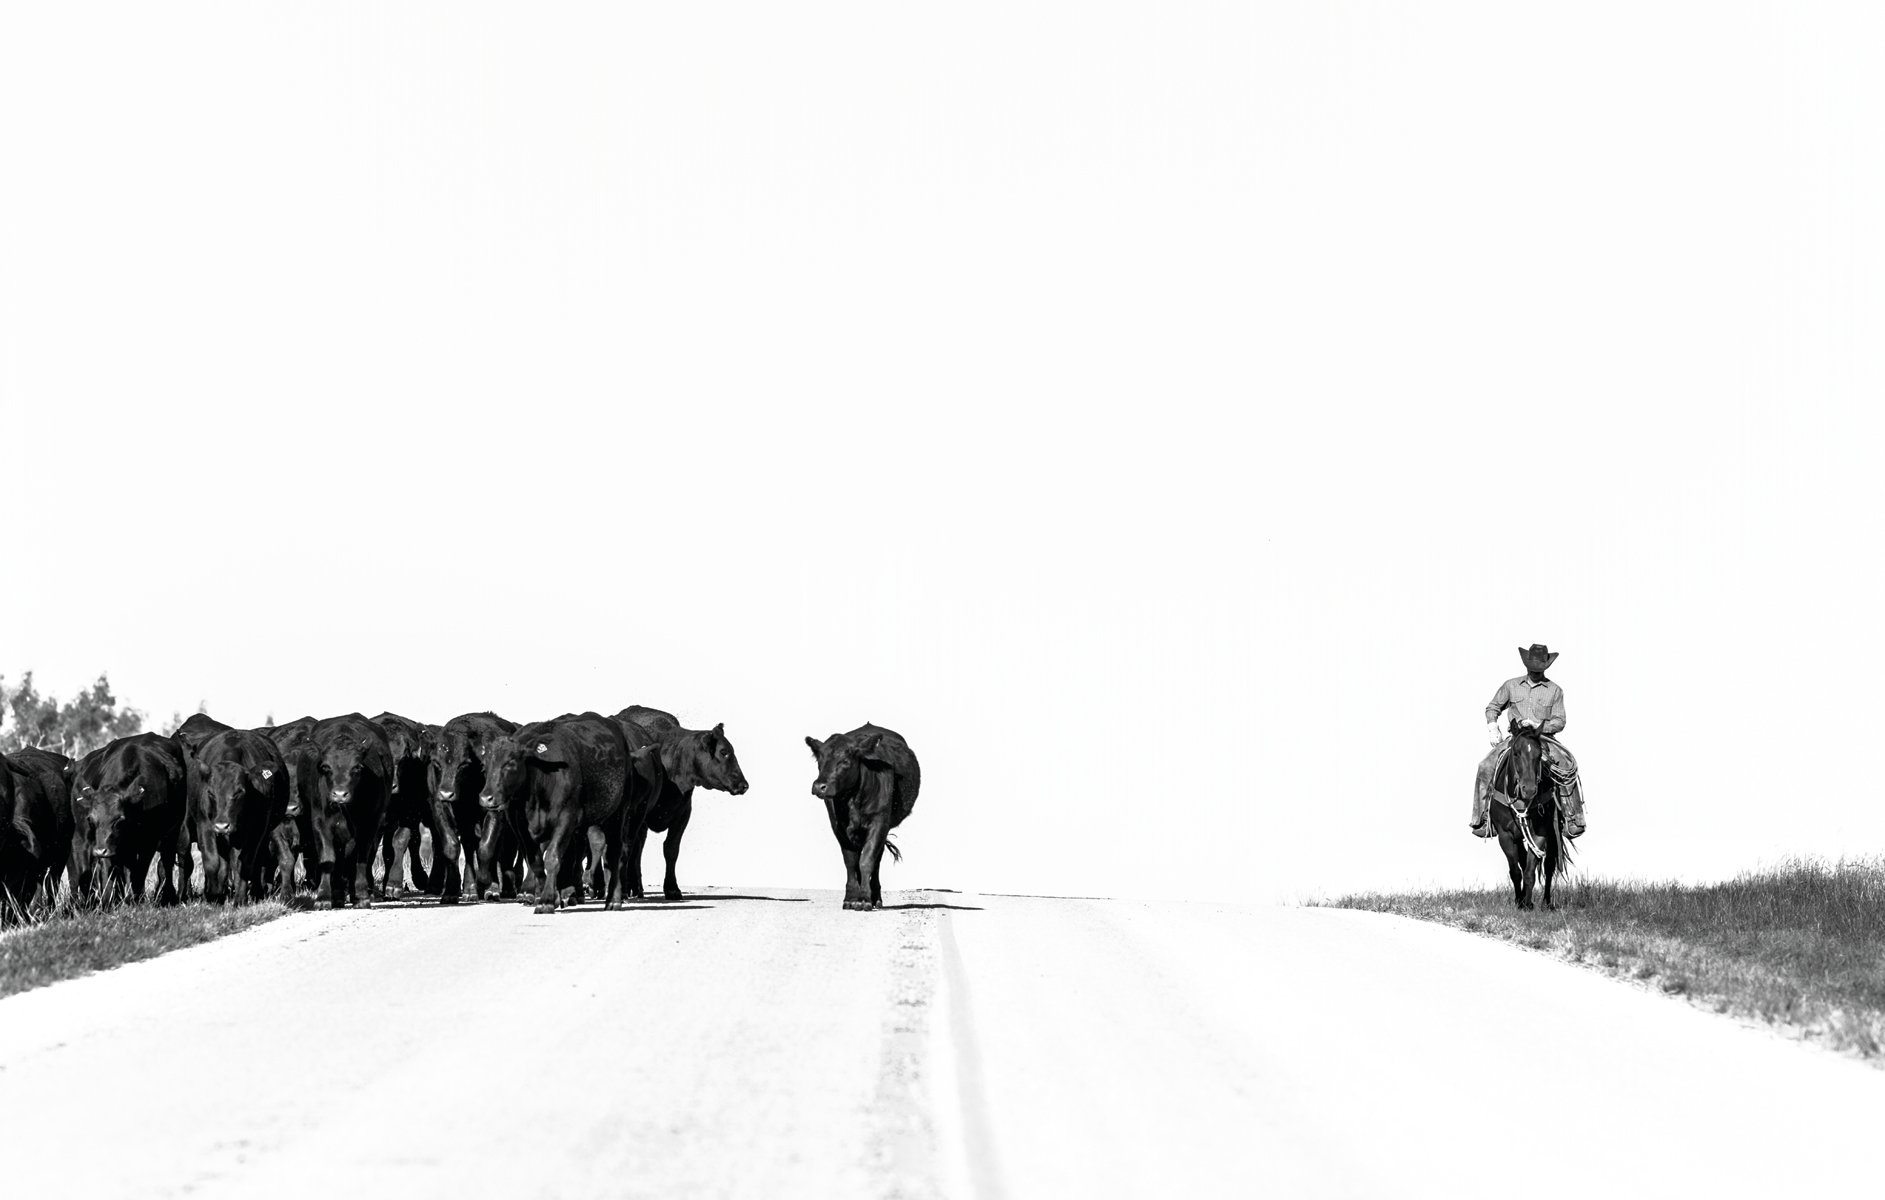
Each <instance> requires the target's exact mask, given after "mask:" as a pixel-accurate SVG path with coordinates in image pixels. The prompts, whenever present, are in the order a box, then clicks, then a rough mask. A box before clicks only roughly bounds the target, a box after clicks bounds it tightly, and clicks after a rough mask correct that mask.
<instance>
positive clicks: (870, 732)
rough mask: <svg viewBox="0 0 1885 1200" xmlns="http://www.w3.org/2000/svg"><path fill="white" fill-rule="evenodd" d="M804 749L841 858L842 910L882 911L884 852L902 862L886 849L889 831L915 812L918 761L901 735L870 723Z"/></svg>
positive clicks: (919, 774)
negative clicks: (815, 765) (810, 759)
mask: <svg viewBox="0 0 1885 1200" xmlns="http://www.w3.org/2000/svg"><path fill="white" fill-rule="evenodd" d="M805 744H806V745H807V746H810V747H811V749H812V757H814V758H816V759H817V760H818V779H817V781H816V782H815V783H813V784H812V795H814V796H817V797H818V798H819V799H820V800H823V801H824V802H825V815H826V816H827V817H829V818H830V819H831V832H832V836H834V837H836V838H837V839H838V848H839V849H840V850H841V851H843V853H844V906H845V907H846V908H852V909H872V908H881V907H883V903H884V893H883V887H882V885H881V883H880V882H879V879H878V875H879V868H880V867H881V866H882V864H883V856H884V851H885V850H886V849H888V850H889V851H890V856H891V857H892V858H898V859H900V858H902V857H903V855H902V854H901V853H900V852H899V851H898V850H897V848H896V847H895V846H894V845H891V844H890V831H891V830H893V829H895V828H896V827H897V826H899V825H901V824H902V823H903V820H904V818H905V817H908V816H909V815H910V810H911V809H913V808H915V807H916V791H917V788H918V787H919V786H920V785H921V783H922V772H921V770H920V769H919V768H918V767H917V764H916V755H914V754H912V753H911V752H910V746H909V743H907V742H905V741H904V740H903V735H902V734H900V733H897V732H896V731H894V730H890V729H883V728H880V727H879V726H876V725H872V724H870V723H869V722H865V723H864V724H862V725H860V726H858V727H857V728H856V729H853V730H852V731H851V732H849V733H834V734H832V735H831V736H830V737H829V738H827V739H825V740H824V741H822V742H821V741H819V740H818V739H817V738H814V737H808V738H806V739H805Z"/></svg>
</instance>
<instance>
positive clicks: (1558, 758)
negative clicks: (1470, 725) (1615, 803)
mask: <svg viewBox="0 0 1885 1200" xmlns="http://www.w3.org/2000/svg"><path fill="white" fill-rule="evenodd" d="M1538 740H1539V741H1540V742H1542V743H1543V744H1544V748H1545V763H1546V765H1547V766H1548V767H1550V769H1551V778H1552V780H1553V782H1555V783H1556V784H1557V785H1558V805H1559V807H1560V808H1562V809H1563V810H1564V824H1565V833H1567V834H1569V835H1570V836H1571V837H1576V836H1578V835H1579V834H1581V833H1583V832H1584V783H1583V780H1581V779H1579V778H1578V774H1577V759H1575V758H1573V757H1572V756H1571V752H1570V751H1569V750H1566V749H1565V748H1564V746H1563V745H1562V744H1560V743H1559V742H1558V740H1557V739H1556V738H1551V737H1541V738H1539V739H1538ZM1511 748H1512V739H1511V738H1509V737H1508V738H1506V739H1505V740H1504V741H1502V742H1500V743H1499V744H1498V745H1496V746H1494V747H1493V748H1492V749H1491V750H1490V751H1488V752H1487V753H1486V757H1485V758H1483V759H1481V760H1480V763H1479V770H1478V771H1477V772H1476V773H1475V775H1474V778H1473V835H1474V836H1475V837H1491V836H1492V835H1493V830H1492V781H1493V778H1494V777H1495V776H1497V775H1498V773H1499V764H1500V763H1502V762H1504V761H1505V755H1506V752H1507V751H1508V750H1510V749H1511Z"/></svg>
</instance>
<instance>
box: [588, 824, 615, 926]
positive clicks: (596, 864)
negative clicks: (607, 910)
mask: <svg viewBox="0 0 1885 1200" xmlns="http://www.w3.org/2000/svg"><path fill="white" fill-rule="evenodd" d="M610 866H611V864H610V860H609V835H608V834H606V833H604V832H603V831H602V826H600V825H591V826H590V827H589V890H590V892H591V893H593V894H594V896H595V898H596V899H597V900H600V901H602V902H603V904H604V906H605V907H606V906H607V904H608V902H609V900H610V896H609V876H610V875H611V873H612V872H611V870H610Z"/></svg>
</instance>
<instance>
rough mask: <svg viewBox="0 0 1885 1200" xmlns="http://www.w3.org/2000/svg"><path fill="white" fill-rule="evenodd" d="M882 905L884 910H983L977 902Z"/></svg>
mask: <svg viewBox="0 0 1885 1200" xmlns="http://www.w3.org/2000/svg"><path fill="white" fill-rule="evenodd" d="M880 907H881V909H882V911H884V912H896V911H898V910H900V909H905V908H946V909H949V910H950V911H951V912H981V911H982V909H981V907H980V906H979V905H975V904H885V905H882V906H880Z"/></svg>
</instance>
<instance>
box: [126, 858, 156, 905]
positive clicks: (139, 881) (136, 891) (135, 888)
mask: <svg viewBox="0 0 1885 1200" xmlns="http://www.w3.org/2000/svg"><path fill="white" fill-rule="evenodd" d="M150 873H151V852H150V851H149V850H145V849H143V848H139V849H138V851H137V852H136V853H134V854H132V855H131V898H132V899H133V900H135V901H137V902H138V903H139V904H142V903H144V880H145V879H146V878H147V877H148V876H149V875H150Z"/></svg>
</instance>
